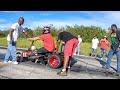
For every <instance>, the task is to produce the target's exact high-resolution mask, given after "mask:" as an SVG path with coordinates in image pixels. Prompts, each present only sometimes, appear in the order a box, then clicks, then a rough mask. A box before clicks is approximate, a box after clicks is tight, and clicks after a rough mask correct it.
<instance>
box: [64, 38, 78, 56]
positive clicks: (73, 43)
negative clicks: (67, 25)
mask: <svg viewBox="0 0 120 90" xmlns="http://www.w3.org/2000/svg"><path fill="white" fill-rule="evenodd" d="M77 45H78V40H77V39H71V40H69V41H67V43H66V44H65V47H64V56H72V55H73V53H74V51H75V48H76V47H77Z"/></svg>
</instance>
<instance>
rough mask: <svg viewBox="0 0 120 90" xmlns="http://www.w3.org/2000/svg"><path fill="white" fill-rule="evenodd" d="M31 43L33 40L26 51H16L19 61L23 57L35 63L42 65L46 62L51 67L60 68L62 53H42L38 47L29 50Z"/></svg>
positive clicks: (62, 58)
mask: <svg viewBox="0 0 120 90" xmlns="http://www.w3.org/2000/svg"><path fill="white" fill-rule="evenodd" d="M33 43H34V41H32V44H31V46H30V48H29V49H28V50H27V51H25V52H23V53H20V52H17V58H18V61H19V62H21V61H22V59H24V58H25V59H26V60H31V61H32V62H35V63H38V62H39V63H40V64H44V65H46V64H48V66H49V67H51V68H53V69H57V68H60V67H61V66H62V65H63V60H64V55H63V54H62V53H51V52H47V53H42V52H39V51H38V49H35V50H31V47H32V46H33Z"/></svg>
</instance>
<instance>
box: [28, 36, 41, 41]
mask: <svg viewBox="0 0 120 90" xmlns="http://www.w3.org/2000/svg"><path fill="white" fill-rule="evenodd" d="M29 40H31V41H35V40H40V38H39V37H33V38H29Z"/></svg>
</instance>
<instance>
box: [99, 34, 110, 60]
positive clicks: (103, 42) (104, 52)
mask: <svg viewBox="0 0 120 90" xmlns="http://www.w3.org/2000/svg"><path fill="white" fill-rule="evenodd" d="M100 49H101V60H102V59H103V58H104V56H106V57H107V50H108V39H107V37H106V36H104V37H103V38H102V39H101V40H100Z"/></svg>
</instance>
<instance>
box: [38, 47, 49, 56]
mask: <svg viewBox="0 0 120 90" xmlns="http://www.w3.org/2000/svg"><path fill="white" fill-rule="evenodd" d="M38 52H42V53H43V54H44V53H47V52H49V51H48V50H47V49H45V48H44V47H42V48H40V49H39V50H38Z"/></svg>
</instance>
